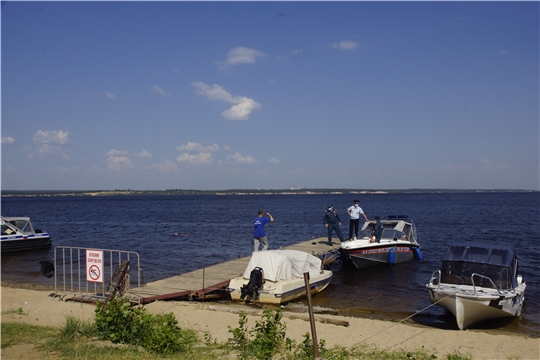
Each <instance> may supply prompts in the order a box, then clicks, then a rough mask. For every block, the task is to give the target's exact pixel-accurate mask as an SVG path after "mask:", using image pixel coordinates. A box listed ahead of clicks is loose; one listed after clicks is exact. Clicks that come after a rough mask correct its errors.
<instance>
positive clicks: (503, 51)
mask: <svg viewBox="0 0 540 360" xmlns="http://www.w3.org/2000/svg"><path fill="white" fill-rule="evenodd" d="M497 54H498V55H508V51H506V50H504V49H502V50H499V51H497Z"/></svg>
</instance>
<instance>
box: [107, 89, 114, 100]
mask: <svg viewBox="0 0 540 360" xmlns="http://www.w3.org/2000/svg"><path fill="white" fill-rule="evenodd" d="M105 95H107V97H108V98H109V99H116V95H115V94H113V93H110V92H107V91H105Z"/></svg>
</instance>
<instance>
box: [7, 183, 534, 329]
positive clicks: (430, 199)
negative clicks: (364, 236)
mask: <svg viewBox="0 0 540 360" xmlns="http://www.w3.org/2000/svg"><path fill="white" fill-rule="evenodd" d="M356 198H359V199H360V206H361V207H362V208H363V209H364V211H365V212H366V214H367V215H368V217H369V218H371V219H372V218H373V217H374V216H375V215H382V216H383V215H388V214H408V215H410V216H411V217H412V218H413V219H414V220H415V223H416V225H417V230H418V241H419V243H420V245H421V247H422V253H423V255H424V260H423V261H422V262H416V261H414V262H409V263H403V264H398V265H396V266H393V267H381V268H373V269H365V270H356V269H350V268H344V267H342V266H341V265H340V263H334V264H333V265H332V270H334V277H333V279H332V282H331V284H330V285H329V287H328V288H327V289H326V290H325V291H323V292H321V293H319V294H317V295H316V296H314V297H313V304H314V305H315V306H316V307H318V309H319V310H320V309H328V311H333V312H337V313H339V314H342V315H348V316H359V317H374V318H383V319H392V320H401V319H405V318H407V317H409V316H411V315H413V314H415V313H416V312H417V311H419V310H423V309H425V308H428V309H427V310H423V311H422V312H420V313H419V314H417V315H414V316H413V317H412V320H413V321H415V322H417V323H420V324H423V325H427V326H432V327H438V328H444V329H457V327H456V325H455V321H454V319H453V317H452V316H451V315H448V314H447V313H446V312H445V311H444V310H443V309H442V308H439V307H436V306H433V307H429V305H430V302H429V297H428V292H427V291H426V289H425V285H426V283H427V282H428V280H429V278H430V275H431V273H432V272H433V271H434V270H437V269H438V268H439V265H440V259H441V257H442V256H443V255H444V253H445V251H446V249H447V248H448V246H449V244H451V243H452V242H455V241H475V242H483V243H493V244H505V245H509V246H511V247H513V248H514V249H515V250H516V252H517V254H518V257H519V259H520V268H519V273H520V274H521V275H522V276H523V278H524V279H525V280H526V281H527V290H526V292H525V304H524V308H523V314H522V316H521V317H520V318H516V319H512V318H510V319H509V320H494V321H488V322H486V323H483V324H481V325H479V326H478V327H477V328H478V329H482V331H489V332H497V333H501V332H502V333H508V332H514V333H525V334H529V335H533V336H537V337H538V336H540V319H539V314H540V290H539V283H540V274H539V272H538V270H537V269H538V268H539V267H540V250H539V248H538V247H537V246H536V245H537V243H538V241H540V226H539V223H538V220H539V219H540V194H539V193H471V194H463V193H444V194H366V195H352V194H346V195H345V194H331V195H330V194H328V195H253V196H251V195H230V196H218V195H215V196H211V195H208V196H206V195H199V196H112V197H60V196H57V197H2V215H3V216H29V217H31V219H32V221H33V223H34V226H35V227H38V228H40V229H43V230H46V231H47V232H49V234H50V235H51V236H52V239H53V247H54V246H74V247H88V248H104V249H117V250H130V251H135V252H137V253H139V255H140V258H141V265H142V267H143V269H144V280H145V281H146V282H151V281H154V280H158V279H163V278H166V277H170V276H173V275H177V274H181V273H184V272H186V271H188V270H196V269H199V268H203V267H206V266H210V265H213V264H216V263H220V262H223V261H226V260H231V259H235V258H237V257H238V256H248V255H250V254H251V251H252V249H253V239H252V235H253V219H254V218H255V217H256V216H257V210H258V209H260V208H262V209H264V210H266V211H268V212H270V213H271V214H272V215H273V216H274V218H275V222H274V223H271V224H267V225H266V231H267V234H268V240H269V243H270V248H278V247H280V246H288V245H291V244H295V243H298V242H300V241H305V240H308V239H311V238H313V237H315V238H318V237H324V236H326V229H325V228H324V226H323V222H322V214H323V212H324V210H325V208H326V205H327V204H332V205H334V207H335V208H337V209H338V210H339V211H340V213H341V214H342V217H343V218H342V220H343V227H342V231H343V232H344V234H345V235H346V234H347V233H348V217H347V216H346V212H345V209H346V208H347V207H348V206H350V205H351V204H352V201H353V200H354V199H356ZM175 233H178V234H181V235H182V236H174V234H175ZM52 257H53V250H52V249H51V250H43V251H34V252H24V253H17V254H6V255H2V279H9V280H13V281H19V282H41V283H50V284H54V281H53V279H54V278H53V279H47V278H45V277H43V276H42V275H41V274H40V272H39V269H40V267H39V260H40V259H43V258H49V259H51V258H52ZM304 304H305V301H304V302H299V303H293V304H288V305H287V306H288V307H290V308H294V307H300V308H301V307H302V306H304Z"/></svg>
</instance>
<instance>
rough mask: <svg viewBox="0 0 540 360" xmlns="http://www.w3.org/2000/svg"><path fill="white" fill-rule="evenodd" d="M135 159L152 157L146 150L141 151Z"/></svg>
mask: <svg viewBox="0 0 540 360" xmlns="http://www.w3.org/2000/svg"><path fill="white" fill-rule="evenodd" d="M137 157H140V158H151V157H152V154H150V153H149V152H148V151H146V150H143V151H141V152H140V153H139V154H137Z"/></svg>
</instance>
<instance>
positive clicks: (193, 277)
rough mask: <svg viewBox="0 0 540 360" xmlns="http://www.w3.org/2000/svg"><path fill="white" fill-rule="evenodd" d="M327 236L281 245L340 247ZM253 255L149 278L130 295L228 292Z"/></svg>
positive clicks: (321, 249)
mask: <svg viewBox="0 0 540 360" xmlns="http://www.w3.org/2000/svg"><path fill="white" fill-rule="evenodd" d="M327 241H328V240H327V239H326V238H317V239H312V240H308V241H303V242H300V243H298V244H294V245H291V246H287V247H284V248H282V249H289V250H300V251H304V252H307V253H309V254H313V255H319V254H325V253H327V252H329V251H331V250H333V249H337V248H339V240H338V239H334V246H329V245H327V244H326V242H327ZM250 258H251V256H247V257H243V258H239V259H236V260H231V261H226V262H223V263H220V264H216V265H212V266H209V267H206V268H204V269H199V270H195V271H191V272H187V273H185V274H181V275H176V276H172V277H170V278H167V279H163V280H158V281H154V282H150V283H148V284H146V285H143V286H141V287H140V288H133V289H130V297H131V298H132V299H133V300H134V301H137V302H140V303H142V304H147V303H150V302H152V301H156V300H166V299H176V298H179V299H181V298H187V299H189V300H204V299H210V298H218V297H225V296H227V292H226V288H227V286H228V285H229V282H230V280H231V279H233V278H235V277H238V276H242V274H243V273H244V271H245V269H246V266H247V265H248V263H249V260H250Z"/></svg>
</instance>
